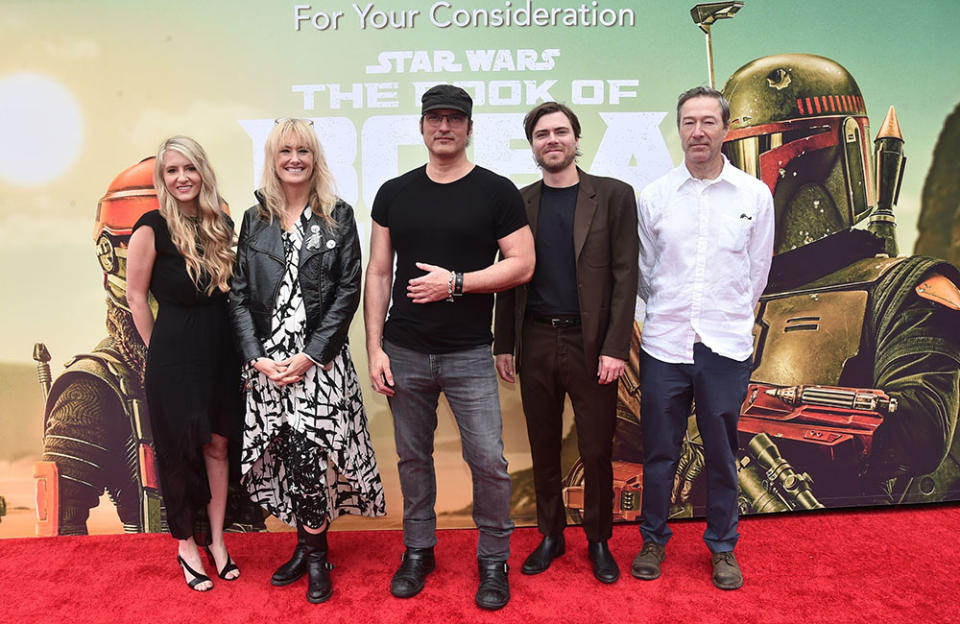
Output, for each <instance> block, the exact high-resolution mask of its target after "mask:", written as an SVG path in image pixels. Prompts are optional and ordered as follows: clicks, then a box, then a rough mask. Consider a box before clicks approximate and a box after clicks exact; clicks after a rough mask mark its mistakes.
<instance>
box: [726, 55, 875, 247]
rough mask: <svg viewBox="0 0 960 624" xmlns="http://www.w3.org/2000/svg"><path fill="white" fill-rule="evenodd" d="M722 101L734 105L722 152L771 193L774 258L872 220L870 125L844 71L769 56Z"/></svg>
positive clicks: (730, 84) (739, 75) (807, 58)
mask: <svg viewBox="0 0 960 624" xmlns="http://www.w3.org/2000/svg"><path fill="white" fill-rule="evenodd" d="M723 95H724V96H725V97H726V98H727V100H728V101H729V102H730V132H729V133H728V134H727V137H726V139H725V141H724V146H723V151H724V153H725V154H726V155H727V158H729V159H730V162H731V163H733V164H734V165H736V166H737V167H738V168H740V169H742V170H743V171H745V172H747V173H749V174H751V175H753V176H755V177H757V178H759V179H760V180H762V181H763V182H764V183H766V185H767V186H768V187H769V188H770V191H771V193H773V198H774V208H775V212H776V228H777V232H776V239H775V241H774V255H777V254H782V253H786V252H788V251H791V250H793V249H797V248H799V247H803V246H804V245H808V244H810V243H813V242H815V241H817V240H820V239H822V238H825V237H827V236H830V235H831V234H834V233H836V232H841V231H845V230H849V229H850V228H851V227H853V225H854V224H856V223H858V222H859V221H862V220H863V219H864V218H866V217H867V216H868V215H869V214H870V212H871V210H872V209H873V207H874V205H875V202H874V198H873V184H872V181H871V172H872V166H871V150H870V149H869V136H870V127H869V121H868V119H867V111H866V107H865V106H864V102H863V96H862V95H861V93H860V88H859V87H858V86H857V83H856V81H855V80H854V79H853V76H851V75H850V73H849V72H848V71H847V70H846V69H844V68H843V66H841V65H840V64H839V63H837V62H835V61H832V60H830V59H828V58H824V57H821V56H814V55H812V54H781V55H776V56H767V57H763V58H759V59H757V60H754V61H751V62H750V63H747V64H746V65H744V66H743V67H741V68H740V69H738V70H737V71H736V72H734V74H733V75H732V76H730V78H729V80H727V83H726V85H724V87H723Z"/></svg>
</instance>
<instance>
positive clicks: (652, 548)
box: [630, 542, 667, 581]
mask: <svg viewBox="0 0 960 624" xmlns="http://www.w3.org/2000/svg"><path fill="white" fill-rule="evenodd" d="M666 556H667V552H666V547H665V546H662V545H660V544H658V543H656V542H644V543H643V549H642V550H641V551H640V554H638V555H637V556H636V557H635V558H634V559H633V565H632V566H630V574H632V575H634V576H635V577H637V578H638V579H643V580H644V581H652V580H653V579H655V578H659V576H660V562H661V561H663V559H664V557H666Z"/></svg>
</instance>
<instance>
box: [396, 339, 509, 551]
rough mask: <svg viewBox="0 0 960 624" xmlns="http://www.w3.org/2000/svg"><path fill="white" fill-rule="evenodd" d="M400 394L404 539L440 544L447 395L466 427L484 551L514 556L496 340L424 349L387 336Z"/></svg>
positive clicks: (463, 438) (466, 449) (464, 434)
mask: <svg viewBox="0 0 960 624" xmlns="http://www.w3.org/2000/svg"><path fill="white" fill-rule="evenodd" d="M383 350H384V351H385V352H386V354H387V355H388V356H389V357H390V369H391V371H393V382H394V390H395V392H396V394H395V395H394V396H392V397H389V402H390V411H391V412H392V413H393V431H394V439H395V440H396V444H397V455H399V457H400V461H399V462H398V463H397V468H398V471H399V473H400V488H401V490H402V492H403V542H404V544H405V545H406V546H407V547H410V548H430V547H432V546H434V545H435V544H436V543H437V536H436V528H437V514H436V511H435V509H434V507H435V505H436V502H437V476H436V472H435V470H434V464H433V438H434V432H435V431H436V428H437V401H438V400H439V398H440V392H443V393H444V395H445V396H446V397H447V402H448V403H449V404H450V409H451V410H452V411H453V415H454V417H455V418H456V420H457V426H458V427H459V428H460V441H461V443H462V446H463V458H464V460H466V462H467V465H469V466H470V473H471V475H472V477H473V521H474V522H475V523H476V525H477V528H478V529H479V533H480V536H479V540H478V543H477V557H479V558H481V559H496V560H499V561H506V559H507V558H508V557H509V556H510V533H512V532H513V521H512V520H511V519H510V475H509V474H507V460H506V459H504V457H503V440H502V437H501V436H502V432H503V421H502V420H501V418H500V395H499V389H498V386H497V375H496V370H495V368H494V365H493V357H492V355H491V353H490V347H489V346H479V347H472V348H469V349H464V350H462V351H456V352H454V353H438V354H430V353H421V352H419V351H413V350H411V349H406V348H403V347H400V346H397V345H395V344H392V343H389V342H387V341H384V342H383Z"/></svg>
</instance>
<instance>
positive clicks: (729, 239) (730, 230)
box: [717, 211, 753, 252]
mask: <svg viewBox="0 0 960 624" xmlns="http://www.w3.org/2000/svg"><path fill="white" fill-rule="evenodd" d="M752 226H753V216H752V215H750V214H748V213H747V212H746V211H733V212H731V213H727V214H722V215H721V216H720V218H719V219H718V222H717V243H718V245H719V247H720V248H721V249H726V250H729V251H735V252H739V251H743V250H745V249H746V247H747V241H749V239H750V228H751V227H752Z"/></svg>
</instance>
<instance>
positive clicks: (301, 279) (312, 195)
mask: <svg viewBox="0 0 960 624" xmlns="http://www.w3.org/2000/svg"><path fill="white" fill-rule="evenodd" d="M256 197H257V204H256V205H255V206H253V207H252V208H250V209H249V210H247V212H246V213H245V214H244V216H243V225H242V226H241V228H240V240H239V243H238V245H237V264H236V267H235V269H234V278H233V287H232V290H231V293H230V311H231V314H232V316H233V323H234V328H235V333H236V337H237V341H238V343H239V345H240V350H241V352H242V355H243V359H244V361H246V362H247V371H248V384H247V398H246V419H245V422H244V436H243V460H242V465H241V468H242V471H243V483H244V484H245V485H246V487H247V490H248V491H249V492H250V497H251V499H252V500H253V501H254V502H259V503H260V504H261V505H262V506H263V507H264V508H265V509H267V511H269V512H270V513H272V514H273V515H274V516H276V517H277V518H279V519H281V520H283V521H284V522H286V523H288V524H290V525H295V526H296V527H297V538H298V539H297V546H296V548H295V549H294V552H293V556H292V557H291V558H290V560H289V561H287V562H286V563H284V564H283V565H281V566H280V568H279V569H277V571H276V572H275V573H274V574H273V577H272V578H271V583H273V584H274V585H287V584H289V583H292V582H294V581H296V580H298V579H299V578H300V577H302V576H303V575H304V574H307V575H308V581H309V582H308V586H307V600H309V601H310V602H312V603H319V602H324V601H325V600H327V599H329V598H330V595H331V594H332V592H333V587H332V585H331V581H330V571H329V570H330V568H331V567H332V566H330V564H329V563H328V561H327V535H326V531H327V528H328V527H329V525H330V523H331V522H332V521H333V520H335V519H336V518H337V517H339V516H340V515H342V514H357V515H364V516H381V515H383V514H384V513H385V510H384V499H383V485H382V484H381V481H380V473H379V472H378V470H377V463H376V459H375V458H374V455H373V447H372V445H371V444H370V435H369V433H368V431H367V419H366V413H365V411H364V409H363V397H362V396H361V394H360V384H359V381H358V379H357V372H356V370H355V369H354V366H353V362H352V361H351V359H350V350H349V347H348V345H347V330H348V329H349V328H350V321H351V320H352V319H353V315H354V313H355V312H356V310H357V306H358V305H359V303H360V272H361V269H360V266H361V265H360V243H359V239H358V238H357V225H356V222H355V221H354V216H353V209H352V208H351V207H350V206H349V205H348V204H346V203H345V202H344V201H342V200H341V199H339V198H337V196H336V195H334V193H333V180H332V177H331V175H330V171H329V169H328V168H327V164H326V161H325V159H324V157H323V152H322V151H321V148H320V145H319V143H318V141H317V137H316V135H315V134H314V131H313V127H312V125H311V124H310V123H309V122H306V121H304V120H301V119H283V120H278V121H277V124H276V125H275V126H274V128H273V130H272V132H271V133H270V135H269V137H268V138H267V143H266V157H265V163H264V173H263V188H261V189H260V190H258V191H257V193H256Z"/></svg>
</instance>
